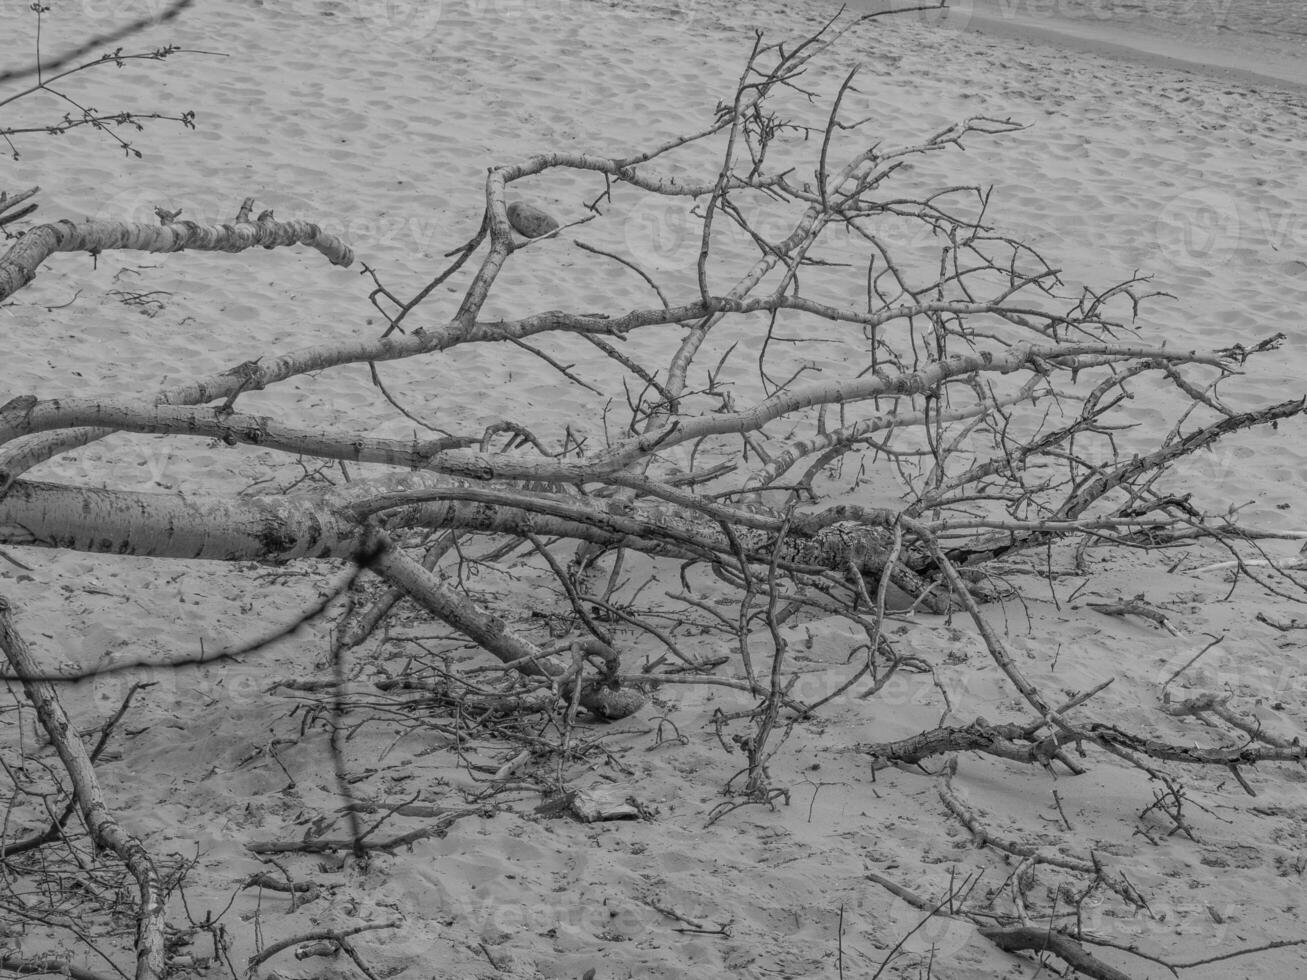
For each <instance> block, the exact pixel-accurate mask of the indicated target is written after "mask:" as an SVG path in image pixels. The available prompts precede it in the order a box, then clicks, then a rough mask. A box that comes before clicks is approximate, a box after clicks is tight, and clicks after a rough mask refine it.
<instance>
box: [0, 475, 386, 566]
mask: <svg viewBox="0 0 1307 980" xmlns="http://www.w3.org/2000/svg"><path fill="white" fill-rule="evenodd" d="M365 534H366V529H365V528H364V526H363V525H360V524H358V523H356V522H353V521H348V520H344V519H341V518H339V517H337V516H335V515H334V514H333V513H332V512H331V511H330V510H329V509H328V508H326V507H323V506H322V505H321V504H320V503H314V502H312V501H310V500H306V499H303V498H298V497H251V498H240V497H230V498H228V497H218V496H194V497H189V496H180V495H170V494H162V493H126V492H118V491H112V490H91V489H85V488H81V487H65V486H59V485H58V484H50V483H33V482H28V481H25V480H20V481H18V482H17V483H15V484H14V485H13V486H11V487H10V488H9V491H8V493H6V494H5V495H4V496H3V497H0V541H3V542H4V543H6V544H26V545H35V546H38V547H47V548H70V549H72V550H74V551H90V552H98V553H101V554H114V555H143V556H148V557H156V558H165V557H166V558H204V559H214V560H223V561H242V560H258V561H288V560H290V559H292V558H351V557H353V556H354V555H356V554H358V553H359V552H360V550H361V549H362V548H363V546H364V538H365Z"/></svg>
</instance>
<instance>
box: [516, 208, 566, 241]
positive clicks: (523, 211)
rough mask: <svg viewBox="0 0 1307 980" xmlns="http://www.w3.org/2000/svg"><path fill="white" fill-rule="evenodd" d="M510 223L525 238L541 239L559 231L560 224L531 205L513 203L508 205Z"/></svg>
mask: <svg viewBox="0 0 1307 980" xmlns="http://www.w3.org/2000/svg"><path fill="white" fill-rule="evenodd" d="M508 223H509V224H510V225H512V226H513V230H514V231H515V232H517V233H518V234H519V235H521V236H522V237H524V238H539V237H540V236H541V235H547V234H549V233H550V232H551V231H557V230H558V227H559V225H558V222H557V221H555V220H554V219H553V218H552V217H551V216H550V215H548V214H546V213H545V212H544V211H541V210H540V209H539V208H536V207H532V206H531V205H530V204H523V203H522V202H521V201H513V202H512V203H511V204H509V205H508Z"/></svg>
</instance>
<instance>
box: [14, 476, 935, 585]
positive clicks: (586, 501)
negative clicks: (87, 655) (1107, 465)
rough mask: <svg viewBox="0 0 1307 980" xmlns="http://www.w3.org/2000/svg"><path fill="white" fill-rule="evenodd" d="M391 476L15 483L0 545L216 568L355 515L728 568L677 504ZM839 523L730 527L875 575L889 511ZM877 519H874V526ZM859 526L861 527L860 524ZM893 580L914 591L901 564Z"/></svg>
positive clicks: (330, 554)
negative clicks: (786, 530)
mask: <svg viewBox="0 0 1307 980" xmlns="http://www.w3.org/2000/svg"><path fill="white" fill-rule="evenodd" d="M392 482H393V481H384V482H382V483H380V484H369V483H364V482H357V483H353V484H350V485H348V486H347V487H345V488H342V489H341V490H338V491H334V492H332V493H331V494H330V495H326V494H324V495H318V496H310V495H302V496H301V495H296V496H288V497H287V496H268V497H219V496H216V495H198V494H197V495H188V496H182V495H177V494H163V493H139V492H134V491H116V490H90V489H85V488H79V487H67V486H61V485H58V484H51V483H38V482H35V481H27V480H20V481H18V482H16V483H15V484H14V485H13V486H12V487H10V489H9V492H8V493H7V494H5V495H4V496H2V497H0V544H11V545H34V546H38V547H51V548H69V549H72V550H75V551H89V552H98V553H101V554H124V555H138V556H144V557H155V558H197V559H207V560H220V561H288V560H290V559H293V558H355V557H357V556H358V555H360V554H366V553H367V550H368V543H367V538H368V534H369V533H370V531H369V527H368V524H367V523H366V520H367V519H369V518H376V519H378V520H380V521H381V523H382V525H383V526H384V527H386V528H389V529H397V528H412V527H422V528H429V529H447V528H457V529H461V530H468V531H481V532H485V533H503V534H516V535H526V534H541V535H550V536H555V537H566V538H574V539H577V540H582V541H589V542H591V543H593V544H598V545H606V546H609V547H621V548H631V549H634V550H637V551H642V552H644V553H646V554H651V555H657V556H663V557H671V558H677V559H681V560H699V561H704V560H709V561H711V560H714V559H723V558H724V559H726V560H728V561H732V562H733V561H734V560H735V559H736V556H737V552H736V544H733V543H732V541H731V539H730V538H728V537H727V535H726V534H725V532H724V531H723V530H722V529H721V527H720V526H719V524H718V523H717V522H716V521H714V520H712V519H710V518H708V517H705V516H703V515H699V514H695V513H694V512H692V511H688V510H686V509H685V508H678V507H672V506H667V505H661V504H656V505H653V506H642V505H621V506H618V505H614V504H612V503H611V502H607V503H606V502H603V501H596V500H594V499H593V498H589V497H581V496H569V495H564V494H546V493H527V492H524V491H519V490H513V489H504V488H484V487H479V486H459V485H450V486H431V487H427V486H424V487H421V488H419V489H415V490H404V491H398V492H385V489H386V488H387V487H388V486H389V485H390V484H391V483H392ZM858 517H859V519H860V520H862V521H863V522H865V523H864V524H862V525H856V524H853V523H850V522H845V523H842V524H832V525H824V526H814V527H813V528H812V529H811V530H808V529H806V528H804V527H801V526H800V527H798V528H796V530H797V531H798V533H797V534H792V535H787V537H786V538H785V540H784V541H782V542H780V543H779V545H778V544H777V541H776V533H775V531H776V530H778V529H779V525H780V522H779V521H776V522H775V523H776V525H777V527H776V528H774V529H764V528H757V527H736V528H734V529H733V530H734V534H735V541H736V543H738V545H739V546H740V548H741V549H743V553H744V554H745V556H746V557H747V558H748V559H749V560H750V561H754V562H758V563H760V564H770V562H771V560H772V556H773V552H774V551H775V550H776V549H777V548H779V550H780V556H779V561H780V565H781V567H784V568H792V569H797V570H801V571H810V572H818V571H822V570H830V571H836V572H843V571H845V570H846V569H847V568H848V567H849V565H850V564H852V565H854V566H856V567H857V568H858V570H859V571H860V572H862V573H863V574H879V573H880V571H881V569H882V568H883V567H884V560H885V557H886V555H887V554H888V551H889V541H890V538H891V535H890V533H889V531H888V530H886V528H887V527H888V526H889V525H890V524H892V515H890V513H889V512H888V511H887V512H884V514H883V515H881V514H879V513H877V514H875V515H871V514H869V513H868V512H862V511H859V512H858ZM882 518H883V519H882ZM868 524H870V525H872V526H868ZM895 575H896V578H895V582H896V584H899V585H900V586H901V587H902V588H904V590H905V591H907V592H909V593H910V594H913V595H916V594H918V593H919V592H920V591H921V588H920V587H921V583H920V581H919V580H917V579H916V577H915V576H913V574H912V573H911V572H910V571H908V570H907V569H904V568H899V569H897V570H896V572H895Z"/></svg>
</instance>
